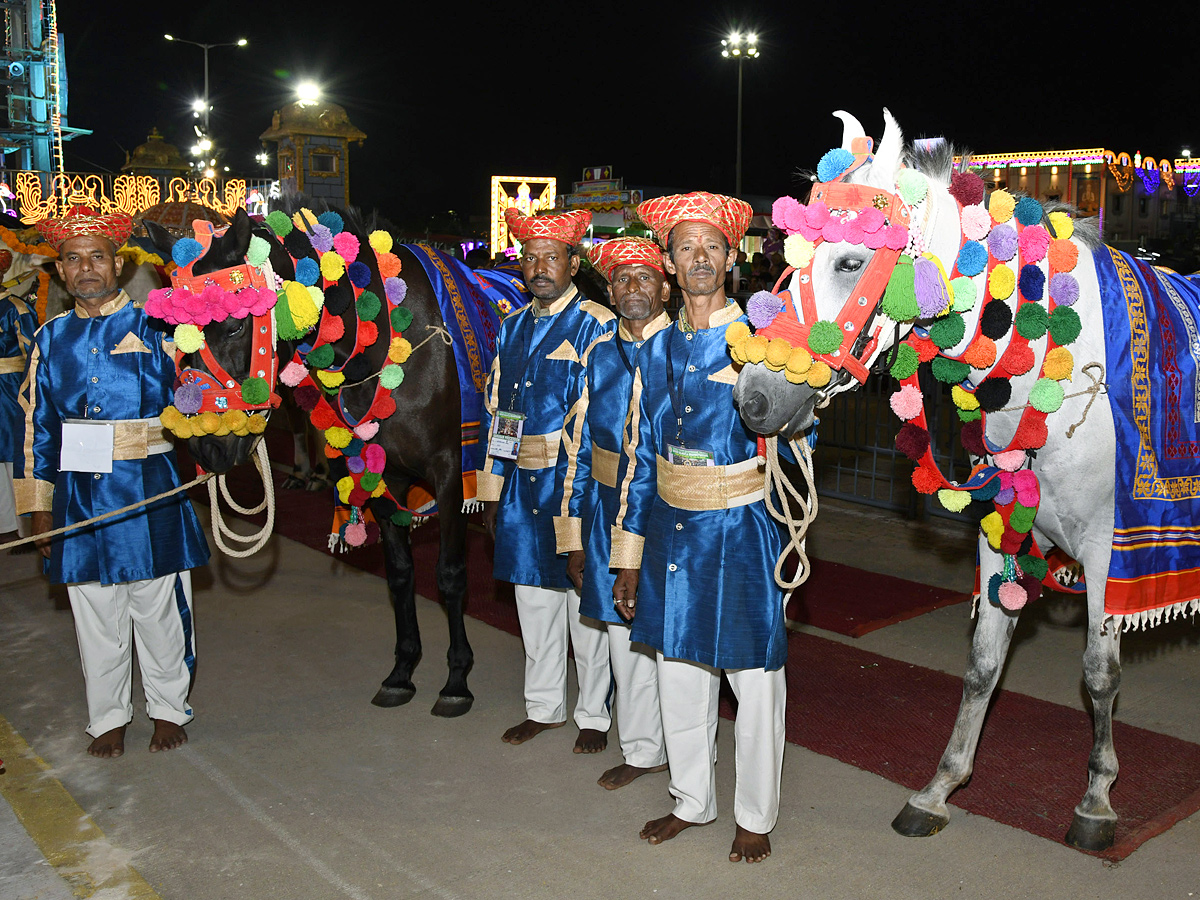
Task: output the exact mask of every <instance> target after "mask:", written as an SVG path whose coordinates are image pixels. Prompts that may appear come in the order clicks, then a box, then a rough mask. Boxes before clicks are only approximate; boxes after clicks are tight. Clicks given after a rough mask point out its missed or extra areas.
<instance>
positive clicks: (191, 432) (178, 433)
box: [171, 419, 198, 441]
mask: <svg viewBox="0 0 1200 900" xmlns="http://www.w3.org/2000/svg"><path fill="white" fill-rule="evenodd" d="M171 434H173V435H175V437H177V438H179V439H180V440H181V441H186V440H187V439H188V438H193V437H198V435H197V434H196V430H195V429H194V428H192V420H191V419H180V420H179V421H178V422H177V423H175V427H174V428H172V429H171Z"/></svg>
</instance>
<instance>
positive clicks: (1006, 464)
mask: <svg viewBox="0 0 1200 900" xmlns="http://www.w3.org/2000/svg"><path fill="white" fill-rule="evenodd" d="M992 460H993V462H995V463H996V468H997V469H1003V470H1004V471H1005V472H1015V471H1017V469H1019V468H1021V466H1023V465H1025V451H1024V450H1005V451H1004V452H1003V453H997V454H996V455H995V456H993V457H992ZM1003 477H1004V476H1003V475H1002V476H1001V479H1003ZM1009 480H1010V481H1011V480H1012V479H1011V477H1010V479H1009ZM1001 483H1002V484H1003V481H1001Z"/></svg>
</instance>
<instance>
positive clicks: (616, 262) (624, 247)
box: [588, 237, 663, 281]
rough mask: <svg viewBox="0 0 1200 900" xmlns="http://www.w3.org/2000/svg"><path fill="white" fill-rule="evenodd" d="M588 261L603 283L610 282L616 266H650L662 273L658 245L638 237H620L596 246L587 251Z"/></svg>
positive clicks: (660, 253)
mask: <svg viewBox="0 0 1200 900" xmlns="http://www.w3.org/2000/svg"><path fill="white" fill-rule="evenodd" d="M588 259H589V260H591V262H592V265H593V266H595V267H596V269H597V270H598V271H599V272H600V274H601V275H603V276H604V279H605V281H612V278H613V272H614V271H616V269H617V267H618V266H650V267H652V268H655V269H658V271H660V272H662V271H663V261H662V251H661V250H659V249H658V244H656V243H654V241H648V240H646V239H645V238H639V237H620V238H615V239H613V240H611V241H605V242H604V243H603V244H596V245H595V246H593V247H592V249H591V250H589V251H588Z"/></svg>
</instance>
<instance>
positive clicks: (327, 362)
mask: <svg viewBox="0 0 1200 900" xmlns="http://www.w3.org/2000/svg"><path fill="white" fill-rule="evenodd" d="M304 361H305V362H306V363H308V365H309V367H311V368H313V369H327V368H329V367H330V366H331V365H333V347H332V346H331V345H329V344H322V345H321V346H320V347H314V348H313V349H312V350H310V351H309V353H308V356H307V357H306V358H305V360H304Z"/></svg>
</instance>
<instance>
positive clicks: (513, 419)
mask: <svg viewBox="0 0 1200 900" xmlns="http://www.w3.org/2000/svg"><path fill="white" fill-rule="evenodd" d="M524 432H525V416H524V415H523V414H522V413H515V412H497V413H496V415H495V418H493V419H492V439H491V440H490V441H489V442H488V456H490V457H492V458H493V459H509V460H514V461H515V460H516V458H517V453H518V451H520V449H521V435H522V434H523V433H524Z"/></svg>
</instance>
